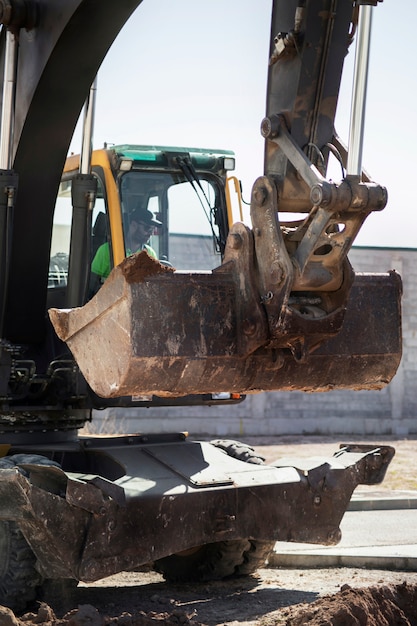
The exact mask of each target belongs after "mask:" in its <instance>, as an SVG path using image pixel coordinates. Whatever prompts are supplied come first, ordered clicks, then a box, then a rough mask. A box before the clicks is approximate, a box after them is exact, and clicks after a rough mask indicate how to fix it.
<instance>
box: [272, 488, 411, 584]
mask: <svg viewBox="0 0 417 626" xmlns="http://www.w3.org/2000/svg"><path fill="white" fill-rule="evenodd" d="M340 529H341V531H342V540H341V542H340V543H339V544H338V545H337V546H319V545H313V544H300V543H284V542H278V543H277V544H276V546H275V550H274V552H273V554H272V555H271V557H270V558H269V566H270V567H296V568H308V567H364V568H368V569H389V570H398V571H410V572H411V571H412V572H416V571H417V491H381V492H378V491H375V492H369V491H368V492H362V491H357V492H355V493H354V494H353V496H352V499H351V502H350V505H349V508H348V510H347V512H346V513H345V515H344V517H343V519H342V522H341V525H340Z"/></svg>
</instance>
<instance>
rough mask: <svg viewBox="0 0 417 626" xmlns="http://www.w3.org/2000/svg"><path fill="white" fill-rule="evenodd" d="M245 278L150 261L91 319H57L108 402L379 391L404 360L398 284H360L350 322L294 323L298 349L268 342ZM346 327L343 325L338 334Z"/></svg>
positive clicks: (112, 288) (64, 314)
mask: <svg viewBox="0 0 417 626" xmlns="http://www.w3.org/2000/svg"><path fill="white" fill-rule="evenodd" d="M244 274H245V272H242V270H241V268H240V269H239V268H238V270H236V266H235V264H234V263H233V262H229V263H226V264H223V265H222V266H221V267H220V268H218V269H217V270H214V271H213V272H211V273H200V274H199V273H183V272H175V271H173V270H172V268H167V267H164V266H162V265H160V264H159V263H158V262H157V261H155V260H153V259H151V258H150V257H149V256H148V255H147V254H146V253H145V252H142V253H140V254H137V255H133V256H132V257H129V258H128V259H125V261H123V262H122V263H121V264H120V265H119V266H118V267H116V268H115V269H114V270H113V271H112V273H111V275H110V276H109V278H108V279H107V280H106V282H105V283H104V285H103V286H102V288H101V289H100V290H99V292H98V293H97V294H96V296H95V297H94V298H93V299H92V300H91V301H90V302H88V303H87V304H86V305H85V306H84V307H82V308H75V309H70V310H59V309H51V310H50V312H49V314H50V318H51V320H52V323H53V325H54V327H55V330H56V332H57V334H58V336H59V337H60V338H61V339H62V340H64V341H66V342H67V344H68V346H69V348H70V349H71V351H72V353H73V355H74V357H75V359H76V361H77V363H78V365H79V367H80V369H81V372H82V373H83V375H84V377H85V378H86V380H87V382H88V383H89V385H90V386H91V388H92V389H93V390H94V392H95V393H97V394H98V395H99V396H102V397H105V398H113V397H119V396H127V395H129V396H136V395H142V394H154V395H158V396H162V397H163V396H167V397H169V396H181V395H185V394H190V393H198V394H200V393H201V394H203V393H214V392H239V393H250V392H257V391H272V390H283V391H290V390H305V391H325V390H330V389H335V388H345V389H379V388H381V387H383V386H384V385H385V384H387V383H388V382H389V381H390V380H391V378H392V377H393V375H394V374H395V372H396V370H397V367H398V365H399V362H400V359H401V315H400V298H401V279H400V277H399V276H398V275H397V274H396V273H395V272H390V273H388V274H371V275H370V274H366V275H362V274H356V276H355V278H354V281H353V287H352V288H351V291H350V296H349V299H348V305H347V308H346V311H345V308H344V307H341V309H340V311H336V313H335V315H334V316H333V317H331V318H330V321H329V319H327V318H325V319H324V320H323V319H322V318H320V317H318V318H317V319H314V317H313V319H311V318H310V317H308V313H309V309H307V314H306V315H304V314H303V311H302V310H301V311H300V310H297V311H291V320H292V328H291V338H292V339H291V344H289V343H286V339H285V336H284V337H283V339H282V340H280V337H279V336H278V337H277V336H275V337H273V339H271V337H270V336H268V325H267V322H266V321H265V319H266V318H265V316H264V315H263V309H262V305H261V304H259V297H257V298H256V299H255V298H254V297H252V296H250V295H248V293H249V291H250V290H248V289H247V288H246V287H245V284H246V285H247V284H248V282H249V283H250V278H249V279H248V278H247V277H246V283H245V281H244V280H243V278H242V276H243V275H244ZM242 285H243V286H242ZM172 303H175V306H172ZM284 308H285V307H284ZM288 311H289V305H287V312H288ZM338 316H339V317H341V316H342V317H343V324H342V327H341V330H340V332H338V333H334V332H332V328H331V326H332V324H333V323H335V319H336V318H337V317H338ZM306 317H307V319H306ZM294 328H296V329H297V332H298V336H296V337H295V339H294V332H295V331H294ZM323 337H324V338H325V337H327V339H325V340H323ZM315 338H319V340H317V341H315ZM297 346H298V347H299V348H300V349H299V350H297V349H296V348H297ZM303 346H304V347H305V346H309V350H308V352H306V350H305V349H304V351H303V349H302V347H303Z"/></svg>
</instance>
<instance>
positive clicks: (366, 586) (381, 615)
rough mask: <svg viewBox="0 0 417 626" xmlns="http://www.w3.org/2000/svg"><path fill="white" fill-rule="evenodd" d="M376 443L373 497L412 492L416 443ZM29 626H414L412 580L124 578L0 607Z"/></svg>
mask: <svg viewBox="0 0 417 626" xmlns="http://www.w3.org/2000/svg"><path fill="white" fill-rule="evenodd" d="M344 439H346V438H340V437H339V438H334V437H328V438H324V437H308V438H302V439H301V438H300V437H297V438H295V437H284V438H279V439H278V438H277V439H276V440H275V439H274V440H271V438H268V440H267V445H265V444H266V441H265V440H263V439H262V438H257V439H254V438H252V439H250V440H249V439H246V443H250V444H251V445H253V446H254V448H255V449H256V450H257V451H258V452H259V453H261V454H263V456H265V457H266V460H267V462H270V461H272V460H275V459H277V458H279V457H283V456H298V457H302V456H317V455H327V454H330V455H331V454H332V453H333V452H335V450H336V449H337V447H338V445H337V444H338V442H339V441H343V440H344ZM348 439H349V442H365V443H366V442H367V440H366V439H364V438H362V439H358V438H356V439H355V438H348ZM375 441H376V440H375V438H372V442H375ZM379 443H384V444H386V445H393V447H395V448H396V456H395V457H394V460H393V461H392V463H391V466H390V468H389V470H388V472H387V476H386V479H385V481H384V483H383V484H382V485H379V486H378V487H377V489H378V491H384V490H385V491H390V490H398V489H401V490H413V489H414V490H415V489H417V476H416V474H415V464H414V460H415V458H416V453H417V438H408V439H404V440H396V441H393V440H392V439H388V438H379ZM358 489H362V490H366V489H369V488H368V487H363V486H360V487H358ZM372 490H373V491H375V490H376V488H375V487H372ZM35 624H38V625H39V624H40V625H45V626H107V625H113V624H114V625H120V626H154V625H166V626H173V625H178V624H182V625H185V626H187V625H189V626H197V625H200V624H205V625H207V626H218V625H224V626H273V625H274V626H275V625H287V626H301V625H303V624H308V625H310V626H319V625H320V626H333V625H334V626H351V625H352V626H365V625H366V626H394V625H396V626H402V625H404V626H405V625H409V626H417V572H400V571H386V570H384V571H382V570H367V569H358V568H355V569H352V568H331V569H320V568H314V569H304V570H299V569H283V568H267V567H266V568H264V569H261V570H259V572H258V573H257V574H256V575H254V576H250V577H244V578H243V577H242V578H237V579H230V580H226V581H216V582H212V583H200V584H193V585H191V584H187V585H185V584H183V585H173V584H168V583H166V582H165V581H164V580H163V578H162V577H161V576H160V575H159V574H157V573H155V572H153V571H146V570H144V571H141V572H124V573H121V574H118V575H116V576H112V577H110V578H107V579H105V580H101V581H98V582H96V583H94V584H89V585H87V584H83V583H80V584H79V585H78V587H77V588H76V589H72V590H71V591H67V592H63V591H62V589H60V588H59V585H58V584H56V585H55V586H53V585H51V587H50V588H49V589H48V590H46V592H45V594H44V596H43V599H42V602H40V603H38V604H37V605H36V606H35V607H34V608H33V612H32V613H27V614H25V615H22V616H18V617H17V616H16V615H14V614H13V613H12V612H11V611H10V609H6V608H3V607H0V626H35Z"/></svg>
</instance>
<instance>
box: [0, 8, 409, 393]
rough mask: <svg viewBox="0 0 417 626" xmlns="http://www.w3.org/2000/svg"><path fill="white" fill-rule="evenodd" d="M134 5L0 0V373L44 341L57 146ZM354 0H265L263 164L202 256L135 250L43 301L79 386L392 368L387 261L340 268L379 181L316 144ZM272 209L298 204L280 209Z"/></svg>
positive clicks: (153, 388) (318, 377) (362, 376)
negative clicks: (180, 267) (206, 262)
mask: <svg viewBox="0 0 417 626" xmlns="http://www.w3.org/2000/svg"><path fill="white" fill-rule="evenodd" d="M366 4H369V3H368V2H366ZM371 4H376V2H371ZM138 5H139V2H138V1H137V0H121V1H120V2H118V3H117V6H116V5H114V3H110V2H108V1H107V0H103V2H101V3H100V9H99V10H97V5H96V3H94V2H92V1H91V0H90V1H88V0H78V1H76V0H65V1H63V0H61V2H51V1H49V0H46V1H45V2H42V3H38V2H36V0H33V1H32V2H29V1H28V2H27V1H23V0H2V2H0V16H1V21H2V22H3V25H4V28H3V32H2V39H3V48H2V50H3V53H4V54H3V57H4V59H3V60H4V68H5V70H4V71H5V81H4V82H5V84H6V78H7V76H8V75H9V74H10V76H11V81H12V82H13V81H15V84H14V87H13V94H14V98H12V99H10V103H9V102H8V100H7V91H6V90H3V98H4V102H3V107H2V108H3V118H5V115H4V114H5V113H7V112H8V110H9V108H10V111H9V113H10V115H9V116H8V118H7V116H6V120H7V119H10V121H9V123H8V124H7V122H5V123H4V128H3V132H2V137H5V138H6V139H3V146H2V150H1V152H2V154H4V155H5V156H4V157H3V163H2V166H3V169H2V175H3V176H4V177H5V181H6V182H5V184H4V186H3V189H4V197H3V199H2V203H1V205H0V208H1V223H2V226H3V227H2V230H1V237H2V239H1V250H0V252H1V254H0V264H1V267H0V275H1V276H2V281H1V284H0V288H1V290H2V294H1V296H2V302H3V303H4V305H3V309H2V315H1V327H2V328H1V335H2V337H3V338H4V341H3V351H2V354H3V357H2V359H3V370H2V371H3V372H7V370H8V369H9V368H10V367H11V366H10V363H11V362H13V356H14V354H15V351H16V349H15V346H16V345H18V346H21V345H22V344H23V345H29V346H31V347H32V349H33V347H34V346H35V351H36V350H38V352H39V351H41V352H43V351H44V346H45V345H46V344H47V342H48V336H49V335H48V333H49V332H50V331H49V329H48V322H47V319H46V317H45V310H46V292H47V278H48V260H49V257H48V254H49V249H50V239H51V228H52V215H53V209H54V201H55V197H56V193H57V188H58V184H59V179H60V174H61V171H62V168H63V163H64V159H65V155H66V151H67V148H68V145H69V142H70V138H71V135H72V132H73V129H74V127H75V124H76V121H77V119H78V115H79V113H80V110H81V108H82V104H83V102H84V100H85V97H86V94H87V93H88V90H89V87H90V85H91V84H92V83H93V80H94V77H95V75H96V72H97V70H98V68H99V66H100V63H101V61H102V59H103V58H104V56H105V54H106V52H107V50H108V48H109V46H110V45H111V43H112V41H113V39H114V38H115V36H116V35H117V33H118V31H119V30H120V28H121V26H122V25H123V23H124V22H125V21H126V20H127V19H128V17H129V15H130V14H131V13H132V12H133V11H134V10H135V9H136V7H137V6H138ZM360 5H362V3H361V2H356V1H353V0H344V2H336V1H335V0H298V1H297V0H291V1H289V2H287V1H283V0H276V1H275V2H274V3H273V12H272V22H271V46H270V57H269V78H268V88H267V107H266V117H265V118H264V120H263V121H262V124H261V132H262V135H263V136H264V137H265V171H264V176H261V177H260V178H258V179H257V180H256V182H255V184H254V187H253V190H252V198H251V220H252V227H251V228H249V227H248V226H245V225H243V224H241V223H237V224H235V225H233V226H232V228H231V229H230V232H229V235H228V239H227V243H226V249H225V253H224V257H223V262H222V264H221V265H220V266H219V267H218V268H216V269H215V270H213V271H212V272H211V273H204V274H201V273H195V272H193V273H191V272H189V273H184V272H181V273H179V272H175V271H174V272H171V271H166V269H165V268H163V267H161V266H160V265H159V264H158V263H154V262H153V261H152V260H150V259H149V258H148V257H147V256H146V255H144V254H139V255H134V256H133V257H130V258H129V259H126V260H125V261H123V262H122V263H121V264H120V265H119V266H117V267H116V268H115V269H114V270H113V273H112V274H111V276H110V277H109V279H108V280H107V281H106V283H105V284H104V285H103V287H102V288H101V290H100V291H99V293H98V294H97V295H96V296H95V297H94V298H93V299H92V300H91V301H90V302H87V304H85V306H83V307H81V305H83V304H84V302H83V301H81V299H78V301H77V291H76V290H75V292H74V294H75V296H74V297H73V298H72V299H71V306H72V307H75V308H72V309H71V310H70V311H63V310H58V309H52V310H51V311H50V317H51V320H52V322H53V324H54V327H55V330H56V333H57V335H58V336H59V338H60V339H62V340H64V341H66V342H67V343H68V346H69V347H70V349H71V351H72V354H73V355H74V357H75V360H76V362H77V364H78V366H79V368H80V370H81V372H82V374H83V376H84V378H85V379H86V380H87V383H88V385H89V386H90V387H91V388H92V389H93V390H94V392H95V393H96V394H98V395H100V396H102V397H107V398H115V397H120V396H124V395H125V396H139V395H141V394H156V395H159V396H164V397H167V396H169V397H177V396H183V395H184V394H200V393H212V392H223V391H236V392H239V393H244V392H256V391H261V390H278V389H308V390H321V389H330V388H334V387H347V388H355V389H357V388H378V387H380V386H382V385H384V384H386V383H387V382H388V381H389V380H390V379H391V378H392V376H393V375H394V373H395V371H396V368H397V366H398V364H399V360H400V356H401V323H400V305H399V300H400V292H401V281H400V279H399V277H398V276H397V275H396V274H394V273H390V274H387V275H383V276H369V277H362V276H357V277H355V274H354V271H353V269H352V268H351V266H350V263H349V261H348V260H347V253H348V251H349V249H350V247H351V245H352V243H353V241H354V237H355V235H356V233H357V232H358V230H359V228H360V226H361V224H362V222H363V220H364V219H365V218H366V216H367V215H368V214H369V213H370V212H371V211H374V210H380V209H382V208H383V206H384V205H385V203H386V191H385V189H384V188H383V187H381V186H380V185H377V184H375V183H373V182H370V181H369V180H365V179H364V177H363V176H362V173H361V172H359V173H354V174H349V173H347V174H346V175H345V176H344V177H343V179H342V180H341V181H340V182H333V181H331V180H328V179H327V178H326V171H327V163H328V158H329V154H330V153H333V154H335V153H336V154H338V151H337V144H336V140H335V132H334V117H335V112H336V105H337V97H338V93H339V86H340V79H341V74H342V68H343V61H344V58H345V56H346V54H347V52H348V49H349V46H350V44H351V42H352V38H353V35H354V33H355V30H356V26H357V21H358V15H359V14H360V12H361V10H362V8H363V7H362V6H360ZM365 8H366V9H368V8H369V7H365ZM10 51H12V52H10ZM13 58H15V59H16V60H15V62H14V65H13V67H12V70H11V71H10V72H9V74H6V70H7V68H8V66H9V63H10V62H11V59H13ZM266 62H268V59H266ZM13 102H14V103H15V105H13ZM45 110H48V115H45ZM13 120H14V122H13ZM11 125H12V126H13V127H12V128H11ZM4 131H7V132H4ZM11 131H12V132H11ZM7 137H9V138H10V137H12V138H13V140H10V141H9V142H7ZM343 167H344V166H343ZM10 177H11V181H10V180H9V179H10ZM87 187H88V181H87ZM88 193H89V192H88ZM81 195H82V194H81ZM74 206H75V205H74ZM77 210H78V209H77ZM74 212H75V213H76V211H75V210H74ZM282 212H287V213H289V214H291V213H293V212H297V213H304V214H305V219H303V220H301V221H299V222H280V220H279V217H278V216H279V215H281V214H282ZM81 223H82V218H81ZM10 224H13V226H12V227H10ZM74 271H75V270H74V266H73V267H72V269H71V263H70V276H73V275H74ZM77 271H78V270H77ZM80 271H81V268H80ZM74 300H75V301H74ZM78 305H79V306H78ZM28 311H30V315H28ZM352 319H353V320H361V334H360V336H359V337H358V336H357V335H356V334H354V333H351V332H350V331H349V330H348V329H349V328H351V327H352ZM353 325H354V324H353ZM365 336H366V337H367V343H366V346H365V344H364V343H363V341H362V338H363V337H365ZM382 337H383V338H384V341H383V342H382V341H381V338H382ZM103 338H105V340H103ZM55 339H56V338H55ZM46 357H47V355H45V358H46ZM41 360H42V359H41ZM341 364H342V365H341ZM13 376H16V373H14V374H13V373H12V377H13ZM4 378H5V377H4ZM6 385H7V383H6V382H4V381H3V383H2V386H3V388H4V387H5V386H6Z"/></svg>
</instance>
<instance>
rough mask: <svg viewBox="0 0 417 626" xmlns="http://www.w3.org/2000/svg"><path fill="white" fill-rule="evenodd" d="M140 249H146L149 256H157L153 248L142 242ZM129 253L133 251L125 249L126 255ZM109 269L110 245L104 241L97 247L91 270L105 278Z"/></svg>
mask: <svg viewBox="0 0 417 626" xmlns="http://www.w3.org/2000/svg"><path fill="white" fill-rule="evenodd" d="M141 249H142V250H146V252H147V253H148V254H149V256H151V257H153V258H154V259H157V258H158V257H157V256H156V252H155V250H154V249H153V248H151V246H148V245H146V244H144V245H143V246H142V248H141ZM136 252H139V250H136ZM131 254H133V251H132V250H129V249H127V250H126V256H130V255H131ZM111 269H112V268H111V263H110V246H109V244H108V243H107V242H106V243H103V244H102V245H101V246H100V247H99V248H98V249H97V252H96V254H95V256H94V259H93V262H92V264H91V271H92V272H94V274H98V275H99V276H101V277H102V278H107V276H108V275H109V274H110V272H111Z"/></svg>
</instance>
